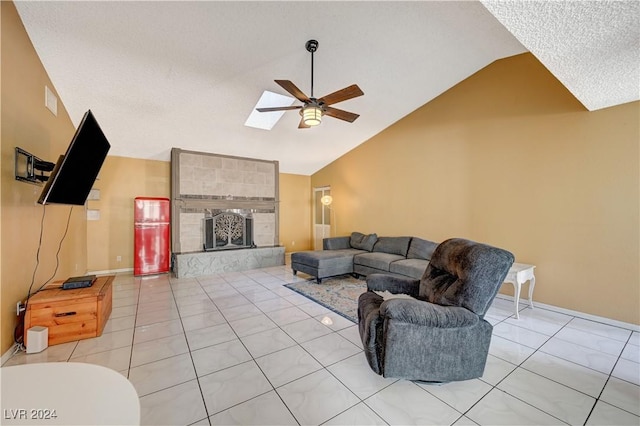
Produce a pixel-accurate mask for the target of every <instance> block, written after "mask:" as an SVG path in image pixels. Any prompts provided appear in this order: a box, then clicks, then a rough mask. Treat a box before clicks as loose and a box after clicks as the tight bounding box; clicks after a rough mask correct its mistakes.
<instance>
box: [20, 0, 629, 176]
mask: <svg viewBox="0 0 640 426" xmlns="http://www.w3.org/2000/svg"><path fill="white" fill-rule="evenodd" d="M16 7H17V9H18V12H19V13H20V16H21V18H22V20H23V22H24V25H25V28H26V30H27V32H28V34H29V36H30V38H31V40H32V42H33V45H34V46H35V49H36V51H37V53H38V55H39V56H40V58H41V60H42V63H43V65H44V67H45V68H46V70H47V72H48V73H49V76H50V78H51V80H52V82H53V84H54V85H55V87H56V89H57V91H58V94H59V96H60V98H61V100H62V102H63V103H64V105H65V106H66V108H67V110H68V112H69V114H70V116H71V119H72V120H73V121H74V123H75V124H76V125H77V124H78V122H79V121H80V119H81V118H82V115H83V114H84V112H85V111H86V110H87V109H91V110H92V111H93V113H94V114H95V116H96V118H97V119H98V121H99V123H100V124H101V126H102V128H103V130H104V132H105V134H106V135H107V137H108V138H109V140H110V142H111V145H112V148H111V151H110V155H120V156H125V157H134V158H147V159H159V160H168V159H169V151H170V149H171V148H172V147H179V148H182V149H188V150H195V151H204V152H213V153H219V154H226V155H236V156H242V157H252V158H261V159H268V160H279V161H280V171H281V172H286V173H299V174H306V175H308V174H312V173H314V172H315V171H317V170H319V169H320V168H322V167H323V166H325V165H327V164H328V163H330V162H331V161H333V160H335V159H336V158H338V157H340V156H341V155H343V154H344V153H346V152H347V151H349V150H351V149H353V148H354V147H356V146H358V145H359V144H361V143H363V142H365V141H366V140H367V139H369V138H371V137H372V136H374V135H375V134H377V133H378V132H380V131H381V130H383V129H384V128H386V127H388V126H390V125H391V124H393V123H394V122H396V121H398V120H400V119H401V118H402V117H404V116H405V115H407V114H408V113H410V112H412V111H414V110H415V109H417V108H419V107H420V106H422V105H424V104H425V103H427V102H429V101H430V100H432V99H433V98H435V97H436V96H438V95H439V94H441V93H443V92H445V91H446V90H448V89H449V88H451V87H453V86H454V85H456V84H457V83H459V82H460V81H462V80H464V79H465V78H467V77H469V76H470V75H472V74H474V73H475V72H477V71H478V70H480V69H481V68H483V67H485V66H487V65H488V64H490V63H491V62H493V61H495V60H498V59H501V58H504V57H508V56H512V55H515V54H519V53H522V52H526V51H531V52H532V53H533V54H534V55H535V56H536V57H537V58H538V59H539V60H540V61H541V62H542V63H543V64H544V65H545V66H546V67H547V68H548V69H549V70H550V71H551V72H552V73H553V74H554V75H555V76H556V77H557V78H558V79H559V80H560V82H562V83H563V84H564V85H565V86H566V87H567V88H568V90H569V91H571V93H573V95H574V96H575V97H576V98H577V99H578V100H579V101H580V102H582V104H583V105H584V106H585V108H586V109H588V110H597V109H600V108H606V107H609V106H613V105H618V104H622V103H626V102H631V101H635V100H638V99H639V98H640V89H639V86H638V84H639V83H638V82H639V79H640V52H639V49H640V47H639V46H640V25H639V22H640V2H638V1H635V0H630V1H613V2H612V1H593V2H592V1H579V2H578V1H566V2H564V1H554V2H550V1H509V2H504V1H485V2H482V3H481V2H476V1H461V2H457V1H442V2H439V1H412V2H396V1H393V2H391V1H390V2H363V1H354V2H333V1H320V2H313V1H299V2H248V1H233V2H221V1H198V2H186V1H185V2H126V1H125V2H91V1H90V2H74V1H68V2H64V1H63V2H29V1H25V2H22V1H18V2H16ZM309 39H316V40H318V41H319V48H318V51H317V52H316V53H315V71H314V95H315V96H316V97H319V96H322V95H325V94H328V93H331V92H333V91H335V90H338V89H341V88H343V87H346V86H348V85H351V84H354V83H356V84H358V85H359V86H360V88H361V89H362V90H363V91H364V93H365V95H364V96H361V97H358V98H355V99H351V100H348V101H345V102H343V103H340V104H336V105H335V106H336V107H338V108H341V109H345V110H347V111H351V112H355V113H358V114H360V115H361V116H360V117H359V118H358V119H357V120H356V121H355V122H354V123H347V122H344V121H341V120H337V119H334V118H329V117H325V118H324V120H323V122H322V124H321V125H320V126H317V127H314V128H311V129H302V130H300V129H298V128H297V127H298V122H299V121H300V116H299V115H298V113H297V111H289V112H286V113H285V114H284V115H283V117H282V118H281V119H280V121H279V122H278V123H277V124H276V125H275V126H274V127H273V129H272V130H261V129H255V128H250V127H246V126H245V125H244V122H245V120H246V119H247V117H248V115H249V113H250V112H251V111H252V109H253V107H254V105H255V103H256V102H257V100H258V98H259V97H260V96H261V94H262V93H263V91H265V90H269V91H272V92H276V93H280V94H284V95H286V94H287V92H286V91H284V90H283V89H282V88H281V87H280V86H278V85H277V84H276V83H274V81H273V80H274V79H282V80H291V81H292V82H294V83H295V84H296V85H297V86H298V87H299V88H300V89H301V90H302V91H303V92H305V93H306V94H308V95H310V89H311V87H310V78H311V77H310V69H311V68H310V67H311V64H310V54H309V53H308V52H307V51H306V50H305V43H306V41H307V40H309ZM296 102H297V101H296Z"/></svg>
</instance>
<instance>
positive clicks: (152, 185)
mask: <svg viewBox="0 0 640 426" xmlns="http://www.w3.org/2000/svg"><path fill="white" fill-rule="evenodd" d="M170 173H171V166H170V163H169V162H166V161H155V160H141V159H135V158H126V157H115V156H109V157H107V160H106V161H105V163H104V165H103V166H102V170H101V171H100V175H99V179H98V180H97V181H96V183H95V184H94V186H93V187H94V189H99V190H100V200H90V201H88V202H87V206H88V208H89V209H95V210H99V211H100V220H96V221H88V222H87V241H88V244H87V250H88V259H87V268H88V270H89V271H114V270H119V269H131V268H133V199H134V198H135V197H167V198H168V197H169V196H170V182H171V178H170V176H171V175H170ZM309 182H310V177H309V176H301V175H292V174H286V173H283V174H280V241H282V243H283V244H284V245H285V247H286V250H287V251H291V250H306V249H308V248H309V247H310V238H309V229H310V226H311V225H310V219H309V211H310V187H309ZM301 218H302V219H301ZM293 242H295V245H292V243H293ZM118 256H121V261H119V262H118V260H117V257H118Z"/></svg>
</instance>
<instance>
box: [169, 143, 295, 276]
mask: <svg viewBox="0 0 640 426" xmlns="http://www.w3.org/2000/svg"><path fill="white" fill-rule="evenodd" d="M278 173H279V171H278V162H277V161H265V160H257V159H251V158H242V157H231V156H225V155H219V154H211V153H203V152H194V151H185V150H181V149H178V148H173V149H172V151H171V204H172V217H173V221H172V235H171V245H172V252H173V253H174V254H177V256H181V255H184V254H187V253H199V255H198V259H199V260H198V261H197V262H198V263H199V264H200V265H202V261H201V258H202V256H203V255H202V252H203V245H204V237H203V235H204V219H205V218H206V217H213V216H215V215H217V214H219V213H223V212H232V213H237V214H241V215H242V216H251V218H252V224H253V243H254V245H255V246H256V247H257V248H258V249H259V248H274V247H277V246H278V245H279V238H278V202H279V191H278V179H277V176H278ZM225 251H226V250H225ZM233 251H234V252H238V253H237V257H238V258H240V259H255V258H256V255H257V256H261V255H259V254H258V253H260V250H257V251H256V252H255V253H252V254H251V255H248V253H240V252H241V251H242V250H233ZM264 252H265V253H268V254H267V256H269V257H271V256H272V255H273V253H272V250H266V251H264ZM282 252H283V253H284V251H283V250H282ZM212 256H215V253H213V254H212ZM224 256H225V257H230V256H231V257H234V256H236V255H235V254H229V253H226V254H224ZM225 262H227V261H226V260H225ZM239 262H240V263H242V260H240V261H239ZM282 262H284V258H283V259H282ZM183 263H188V262H183ZM191 263H193V262H191ZM235 263H236V264H238V262H235ZM277 263H278V264H281V262H280V261H279V260H278V261H277ZM261 266H273V265H268V264H261ZM199 268H201V266H200V267H199ZM205 269H206V268H205ZM243 269H244V268H242V267H241V266H238V269H237V270H243ZM208 272H209V273H211V272H214V271H208ZM190 276H194V275H192V274H190Z"/></svg>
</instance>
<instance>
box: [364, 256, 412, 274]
mask: <svg viewBox="0 0 640 426" xmlns="http://www.w3.org/2000/svg"><path fill="white" fill-rule="evenodd" d="M401 259H404V257H402V256H400V255H397V254H389V253H380V252H377V253H376V252H373V253H362V254H357V255H355V256H354V257H353V263H354V264H356V265H362V266H368V267H369V268H373V269H379V270H380V271H385V272H389V265H391V263H392V262H395V261H396V260H401Z"/></svg>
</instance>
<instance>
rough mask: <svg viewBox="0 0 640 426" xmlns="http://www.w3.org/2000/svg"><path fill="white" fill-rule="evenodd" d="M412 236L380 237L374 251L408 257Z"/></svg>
mask: <svg viewBox="0 0 640 426" xmlns="http://www.w3.org/2000/svg"><path fill="white" fill-rule="evenodd" d="M410 241H411V237H379V238H378V241H377V242H376V245H375V246H373V251H375V252H382V253H389V254H397V255H399V256H402V257H407V251H408V250H409V242H410Z"/></svg>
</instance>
